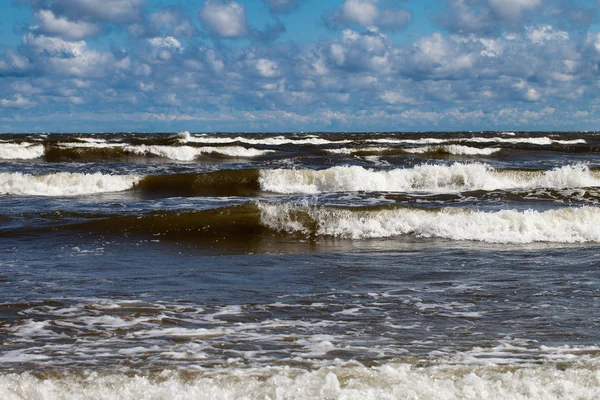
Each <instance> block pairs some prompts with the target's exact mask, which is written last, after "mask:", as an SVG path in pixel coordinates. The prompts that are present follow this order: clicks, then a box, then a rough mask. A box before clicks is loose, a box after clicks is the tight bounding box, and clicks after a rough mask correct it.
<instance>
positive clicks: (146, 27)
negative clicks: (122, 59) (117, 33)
mask: <svg viewBox="0 0 600 400" xmlns="http://www.w3.org/2000/svg"><path fill="white" fill-rule="evenodd" d="M128 31H129V33H130V34H131V35H132V36H135V37H155V36H160V35H167V36H176V37H184V38H191V37H193V36H194V35H195V34H196V33H197V29H196V27H195V26H194V24H193V22H192V21H191V19H190V18H189V16H187V15H186V14H185V12H184V10H182V9H181V8H180V7H177V6H169V7H165V8H163V9H161V10H158V11H155V12H153V13H151V14H150V15H149V16H148V17H147V18H145V19H143V20H140V21H138V22H135V23H132V24H130V25H129V27H128Z"/></svg>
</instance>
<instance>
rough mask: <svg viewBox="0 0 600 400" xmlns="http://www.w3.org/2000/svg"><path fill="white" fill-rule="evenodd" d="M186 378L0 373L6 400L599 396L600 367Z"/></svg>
mask: <svg viewBox="0 0 600 400" xmlns="http://www.w3.org/2000/svg"><path fill="white" fill-rule="evenodd" d="M188 375H189V376H188V377H187V378H186V377H184V376H183V374H181V375H180V374H178V373H177V372H173V371H162V372H160V373H158V374H156V375H155V376H150V377H148V376H144V375H141V374H139V375H138V374H136V375H135V376H128V375H126V374H123V373H105V374H102V373H93V372H91V373H90V372H86V373H83V374H77V373H73V374H66V375H65V374H56V375H55V376H52V377H49V378H42V377H38V376H36V375H34V374H31V373H3V374H2V375H0V397H1V398H2V399H4V400H17V399H19V400H21V399H31V400H38V399H39V400H41V399H45V400H55V399H62V400H75V399H82V398H85V399H90V400H99V399H104V400H113V399H115V400H116V399H123V400H124V399H139V400H149V399H207V400H210V399H219V400H228V399H297V400H308V399H346V400H354V399H360V400H374V399H400V398H410V399H417V400H418V399H440V398H443V399H447V400H453V399H467V398H468V399H489V400H500V399H501V400H505V399H521V400H538V399H544V400H558V399H564V398H571V399H586V400H587V399H590V400H591V399H597V398H598V397H599V396H600V385H599V378H598V373H597V370H596V369H595V368H593V365H592V366H589V367H586V366H583V367H568V368H562V369H561V368H557V367H555V366H553V365H539V366H528V367H520V368H511V369H506V368H498V367H495V366H482V367H478V368H465V367H464V366H461V365H451V364H441V365H434V366H427V367H418V366H415V365H412V364H408V363H389V364H384V365H381V366H375V367H366V366H363V365H361V364H358V363H356V362H351V363H348V365H342V366H335V367H327V368H320V369H317V370H303V369H299V368H292V367H287V368H284V367H270V368H260V369H259V368H248V369H243V368H235V367H233V366H232V367H229V368H227V367H222V368H216V369H214V370H213V371H207V372H193V371H191V372H190V373H189V374H188Z"/></svg>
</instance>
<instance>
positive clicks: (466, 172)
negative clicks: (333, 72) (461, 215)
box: [260, 163, 600, 194]
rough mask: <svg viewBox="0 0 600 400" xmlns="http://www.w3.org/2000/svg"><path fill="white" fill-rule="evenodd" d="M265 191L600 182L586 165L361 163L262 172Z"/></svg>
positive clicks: (509, 186) (447, 189)
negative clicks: (383, 167) (380, 167)
mask: <svg viewBox="0 0 600 400" xmlns="http://www.w3.org/2000/svg"><path fill="white" fill-rule="evenodd" d="M260 186H261V188H262V190H264V191H268V192H273V193H287V194H290V193H308V194H315V193H324V192H346V191H350V192H356V191H388V192H414V191H419V192H460V191H470V190H498V189H503V190H507V189H531V188H568V187H593V186H600V177H598V176H597V174H596V173H594V172H592V171H591V170H590V169H589V167H587V166H585V165H581V164H579V165H567V166H564V167H560V168H556V169H553V170H550V171H526V170H514V171H513V170H495V169H493V168H492V167H491V166H489V165H487V164H481V163H471V164H464V163H454V164H452V165H449V166H446V165H431V164H423V165H418V166H416V167H414V168H400V169H393V170H389V171H376V170H371V169H367V168H363V167H359V166H340V167H332V168H329V169H326V170H319V171H316V170H289V169H273V170H261V171H260Z"/></svg>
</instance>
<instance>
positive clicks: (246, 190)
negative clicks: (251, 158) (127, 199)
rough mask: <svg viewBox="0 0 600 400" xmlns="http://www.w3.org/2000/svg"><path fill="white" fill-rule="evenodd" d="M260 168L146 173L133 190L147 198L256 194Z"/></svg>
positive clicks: (243, 195)
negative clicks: (183, 172)
mask: <svg viewBox="0 0 600 400" xmlns="http://www.w3.org/2000/svg"><path fill="white" fill-rule="evenodd" d="M258 177H259V171H258V170H257V169H247V170H221V171H216V172H208V173H204V174H171V175H155V176H147V177H144V178H143V179H141V180H140V181H139V182H137V183H136V184H135V186H134V189H135V190H136V191H137V192H139V193H141V194H142V195H144V196H146V197H151V198H152V197H175V196H181V197H183V196H210V197H219V196H242V197H251V196H257V195H258V194H259V193H260V185H259V183H258Z"/></svg>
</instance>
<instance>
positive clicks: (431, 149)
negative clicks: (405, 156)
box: [404, 144, 502, 156]
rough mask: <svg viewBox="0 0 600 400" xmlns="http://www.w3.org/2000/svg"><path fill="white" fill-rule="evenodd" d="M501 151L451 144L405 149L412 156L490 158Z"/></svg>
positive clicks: (494, 148)
mask: <svg viewBox="0 0 600 400" xmlns="http://www.w3.org/2000/svg"><path fill="white" fill-rule="evenodd" d="M501 150H502V149H501V148H497V147H487V148H483V149H480V148H477V147H469V146H462V145H459V144H450V145H443V146H425V147H415V148H411V149H404V151H405V152H407V153H412V154H426V153H441V154H453V155H460V156H489V155H492V154H494V153H498V152H499V151H501Z"/></svg>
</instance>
